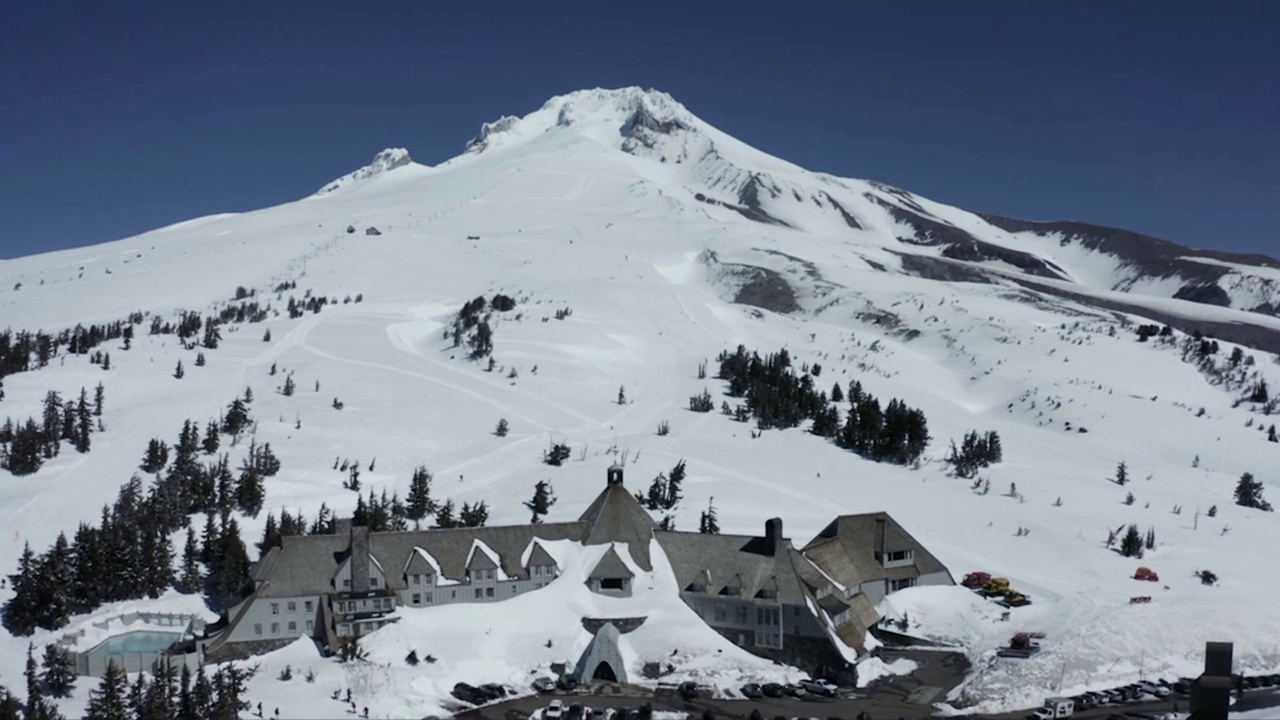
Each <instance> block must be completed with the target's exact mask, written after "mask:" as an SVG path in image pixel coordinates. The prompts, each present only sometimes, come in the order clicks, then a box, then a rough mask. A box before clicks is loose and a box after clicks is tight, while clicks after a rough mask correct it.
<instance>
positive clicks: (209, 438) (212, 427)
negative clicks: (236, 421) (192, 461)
mask: <svg viewBox="0 0 1280 720" xmlns="http://www.w3.org/2000/svg"><path fill="white" fill-rule="evenodd" d="M220 434H221V433H220V429H219V427H218V421H217V420H210V421H209V422H208V423H206V424H205V426H204V441H203V442H202V443H201V444H200V446H201V448H203V449H204V452H205V454H206V455H212V454H214V453H216V452H218V446H219V445H220V444H221V442H222V439H221V437H220Z"/></svg>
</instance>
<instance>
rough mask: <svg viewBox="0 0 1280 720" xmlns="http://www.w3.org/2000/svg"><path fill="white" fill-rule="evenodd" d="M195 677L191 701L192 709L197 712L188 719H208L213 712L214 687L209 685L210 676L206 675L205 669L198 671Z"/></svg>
mask: <svg viewBox="0 0 1280 720" xmlns="http://www.w3.org/2000/svg"><path fill="white" fill-rule="evenodd" d="M195 676H196V680H195V682H194V683H193V684H192V686H191V700H190V704H191V708H192V709H193V710H194V711H195V712H194V714H193V715H190V716H187V717H193V718H207V717H209V714H210V712H211V711H212V710H213V686H212V685H211V684H210V683H209V676H208V675H205V673H204V668H203V667H201V668H199V669H197V670H196V673H195ZM184 720H185V719H184Z"/></svg>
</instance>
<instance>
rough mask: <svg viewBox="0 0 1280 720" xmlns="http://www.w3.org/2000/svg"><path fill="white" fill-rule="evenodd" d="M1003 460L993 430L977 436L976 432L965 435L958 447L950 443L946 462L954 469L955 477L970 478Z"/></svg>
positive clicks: (998, 441)
mask: <svg viewBox="0 0 1280 720" xmlns="http://www.w3.org/2000/svg"><path fill="white" fill-rule="evenodd" d="M1002 460H1004V449H1003V448H1002V447H1001V445H1000V435H999V434H998V433H996V431H994V430H990V431H988V432H986V433H985V434H979V433H978V431H977V430H970V431H969V432H967V433H965V436H964V440H963V441H961V443H960V447H959V448H958V449H957V448H956V441H955V440H952V441H951V451H950V452H949V453H948V454H947V462H948V463H949V464H950V465H951V466H952V468H954V469H955V473H956V475H957V476H959V477H962V478H971V477H973V476H974V475H977V474H978V470H980V469H982V468H985V467H990V466H991V465H995V464H997V463H999V462H1001V461H1002Z"/></svg>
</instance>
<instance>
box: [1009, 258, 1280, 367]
mask: <svg viewBox="0 0 1280 720" xmlns="http://www.w3.org/2000/svg"><path fill="white" fill-rule="evenodd" d="M1005 277H1006V278H1007V279H1009V280H1012V281H1013V282H1015V283H1017V284H1019V285H1021V286H1023V287H1025V288H1028V289H1030V290H1035V291H1036V292H1040V293H1043V294H1045V295H1051V296H1054V297H1060V298H1063V299H1066V300H1071V301H1072V302H1077V303H1080V304H1081V305H1085V306H1088V307H1094V308H1103V309H1106V310H1114V311H1117V312H1122V313H1130V314H1133V315H1138V316H1140V317H1145V318H1149V319H1150V320H1151V321H1152V322H1156V323H1160V324H1162V325H1168V326H1169V327H1171V328H1174V329H1175V330H1180V331H1182V332H1184V333H1187V334H1193V333H1195V332H1196V331H1199V332H1200V334H1202V335H1204V336H1205V337H1211V338H1217V339H1218V340H1226V341H1227V342H1233V343H1236V344H1238V345H1244V346H1245V347H1251V348H1254V349H1255V350H1261V351H1263V352H1270V353H1277V354H1280V331H1277V330H1273V329H1272V328H1269V327H1263V326H1261V325H1253V324H1251V323H1248V322H1215V321H1209V320H1199V319H1189V318H1184V317H1182V316H1179V315H1174V314H1172V313H1167V312H1164V311H1162V310H1157V309H1153V308H1148V307H1144V306H1141V305H1137V304H1130V303H1126V302H1121V301H1117V300H1111V299H1107V298H1098V297H1093V296H1091V295H1082V294H1080V293H1074V292H1071V291H1070V290H1062V289H1059V288H1056V287H1053V286H1050V285H1044V284H1042V283H1039V282H1036V281H1034V280H1031V279H1030V278H1026V277H1021V276H1017V275H1006V276H1005Z"/></svg>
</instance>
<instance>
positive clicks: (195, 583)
mask: <svg viewBox="0 0 1280 720" xmlns="http://www.w3.org/2000/svg"><path fill="white" fill-rule="evenodd" d="M199 560H200V547H199V545H197V544H196V532H195V530H194V529H193V528H192V527H191V526H187V541H186V543H184V544H183V546H182V572H181V573H180V574H179V576H178V584H180V585H181V586H182V592H184V593H187V594H194V593H198V592H200V588H201V585H202V583H201V579H200V566H199V565H197V564H196V563H197V562H198V561H199Z"/></svg>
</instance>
